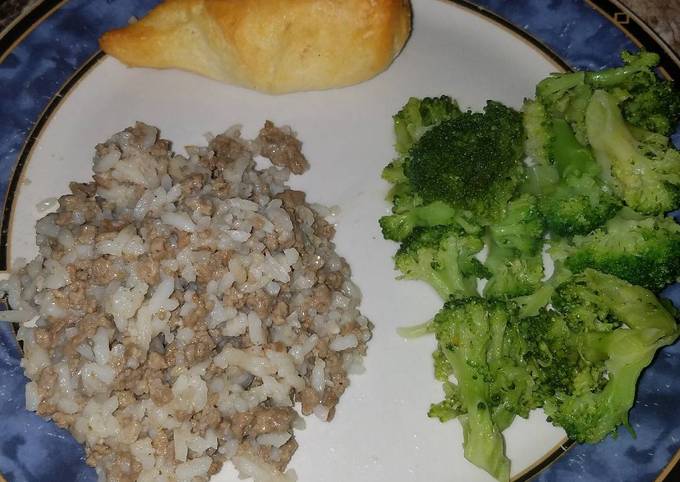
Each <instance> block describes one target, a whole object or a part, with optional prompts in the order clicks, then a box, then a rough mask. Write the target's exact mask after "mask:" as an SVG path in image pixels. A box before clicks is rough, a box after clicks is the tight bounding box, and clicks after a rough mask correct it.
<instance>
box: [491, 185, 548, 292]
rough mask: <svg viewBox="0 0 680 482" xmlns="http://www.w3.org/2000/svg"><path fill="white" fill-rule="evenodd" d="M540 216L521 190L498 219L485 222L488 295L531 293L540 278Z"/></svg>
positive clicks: (541, 229) (531, 200)
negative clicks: (487, 224)
mask: <svg viewBox="0 0 680 482" xmlns="http://www.w3.org/2000/svg"><path fill="white" fill-rule="evenodd" d="M543 230H544V227H543V219H542V218H541V215H540V213H539V212H538V208H537V207H536V198H535V197H534V196H532V195H531V194H522V195H521V196H519V197H518V198H516V199H514V200H512V201H510V202H509V203H508V205H507V207H506V208H505V210H504V213H503V215H502V216H501V217H500V219H499V221H497V222H495V223H493V224H491V225H489V228H488V231H489V238H490V240H489V255H488V257H487V259H486V261H485V263H484V266H485V267H486V269H487V270H488V271H489V274H490V278H489V281H488V283H487V284H486V286H485V287H484V296H486V297H489V298H505V297H510V298H514V297H516V296H523V295H528V294H530V293H533V292H534V291H535V290H536V289H538V287H539V285H540V282H541V279H542V278H543V259H542V256H541V247H542V246H543Z"/></svg>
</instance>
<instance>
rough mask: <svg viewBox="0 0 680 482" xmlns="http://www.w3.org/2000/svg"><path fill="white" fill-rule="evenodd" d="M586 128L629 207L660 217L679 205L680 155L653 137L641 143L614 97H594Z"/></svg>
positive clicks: (599, 94)
mask: <svg viewBox="0 0 680 482" xmlns="http://www.w3.org/2000/svg"><path fill="white" fill-rule="evenodd" d="M586 127H587V131H588V139H589V140H590V144H591V145H592V147H593V151H594V153H595V157H596V158H597V161H598V162H599V163H600V165H601V166H602V169H603V171H604V172H605V176H607V175H609V176H611V177H612V184H613V188H614V190H615V191H616V193H617V194H618V195H619V196H620V197H621V198H622V199H623V200H624V201H625V203H626V204H627V205H628V206H630V207H632V208H633V209H635V210H636V211H639V212H642V213H646V214H661V213H664V212H667V211H671V210H673V209H675V208H676V207H677V206H678V205H679V204H680V152H678V151H676V150H675V149H673V148H672V147H670V146H669V145H668V140H667V138H660V136H653V139H654V140H653V142H649V140H648V141H647V142H640V141H639V140H638V139H636V138H635V136H634V135H633V133H632V132H631V130H630V129H629V128H628V126H627V125H626V123H625V121H624V120H623V117H622V116H621V111H620V109H619V107H618V105H617V103H616V100H615V99H614V97H612V96H611V95H610V94H608V93H607V92H605V91H603V90H598V91H596V92H595V93H594V94H593V98H592V100H591V102H590V104H589V105H588V109H587V113H586ZM648 139H651V138H650V137H649V136H648ZM664 139H665V141H664Z"/></svg>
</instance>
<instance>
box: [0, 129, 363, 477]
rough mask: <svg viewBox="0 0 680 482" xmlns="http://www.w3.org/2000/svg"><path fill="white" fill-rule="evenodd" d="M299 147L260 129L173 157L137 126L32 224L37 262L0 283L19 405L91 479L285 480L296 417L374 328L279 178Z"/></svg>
mask: <svg viewBox="0 0 680 482" xmlns="http://www.w3.org/2000/svg"><path fill="white" fill-rule="evenodd" d="M300 147H301V144H300V142H299V141H298V140H297V139H296V138H295V137H294V136H293V135H292V133H291V131H290V130H289V129H286V128H281V129H280V128H277V127H275V126H274V125H273V124H271V123H270V122H267V123H266V124H265V127H264V128H263V129H262V130H261V131H260V133H259V135H258V137H257V138H256V139H255V140H253V141H248V140H245V139H243V138H241V136H240V133H239V130H238V128H232V129H231V130H229V131H227V132H226V133H224V134H221V135H218V136H217V137H214V138H213V139H212V140H211V141H210V142H209V145H208V146H207V147H189V148H187V153H188V155H187V156H186V157H185V156H181V155H177V154H174V153H173V152H172V151H171V150H170V143H169V142H168V141H167V140H163V139H159V138H158V130H157V129H156V128H154V127H150V126H147V125H145V124H142V123H137V124H136V125H135V126H134V127H133V128H128V129H126V130H125V131H123V132H119V133H117V134H115V135H114V136H113V137H111V139H109V140H108V141H107V142H105V143H104V144H99V145H98V146H96V153H95V156H94V167H93V168H94V177H93V179H94V181H93V182H90V183H87V184H76V183H72V184H71V192H72V193H71V194H68V195H65V196H63V197H61V199H60V200H59V209H58V211H57V212H56V213H52V214H49V215H47V216H45V217H44V218H43V219H41V220H40V221H38V223H37V228H36V229H37V244H38V247H39V256H38V257H37V258H36V259H34V260H33V261H31V262H30V263H28V264H25V265H24V266H19V267H18V269H17V270H16V271H15V272H14V274H13V275H12V276H11V278H10V279H9V281H6V282H3V283H2V284H1V285H0V289H2V290H3V291H5V292H6V293H7V297H8V301H9V304H10V306H11V307H12V308H13V311H10V312H7V313H6V314H5V315H6V316H5V318H13V319H14V320H15V321H21V324H20V328H19V331H18V338H19V339H20V340H22V341H23V346H24V352H25V353H24V360H23V366H24V369H25V371H26V375H27V376H28V377H29V378H30V380H31V381H30V382H29V383H28V385H27V387H26V403H27V405H28V408H29V409H30V410H35V411H37V412H38V413H39V414H40V415H42V416H43V417H47V418H51V419H52V420H54V421H55V422H56V423H57V424H58V425H60V426H62V427H65V428H67V429H68V430H69V431H71V432H72V433H73V434H74V435H75V437H76V438H77V439H78V440H79V441H81V442H82V443H84V444H85V446H86V449H87V462H88V463H89V464H91V465H93V466H96V468H97V471H98V473H99V476H100V479H101V480H109V481H134V480H139V481H168V482H170V481H192V482H196V481H205V480H207V479H208V478H209V477H210V476H211V475H212V474H215V473H216V472H218V471H219V470H220V467H221V466H222V464H223V463H224V461H226V460H231V461H232V462H233V463H234V464H235V465H236V467H237V468H238V470H239V471H240V472H241V474H242V475H246V476H251V477H254V478H255V479H256V480H289V477H290V471H289V472H288V475H282V474H283V471H284V470H285V468H286V465H287V464H288V461H289V460H290V458H291V456H292V455H293V453H294V452H295V450H296V448H297V443H296V441H295V438H294V436H293V429H294V428H295V427H299V426H300V424H301V418H300V416H299V414H298V411H297V410H296V408H295V407H296V406H299V407H300V411H301V412H302V414H304V415H308V414H312V413H313V414H315V415H316V416H318V417H319V418H321V419H323V420H330V419H332V418H333V414H334V411H335V406H336V404H337V403H338V399H339V397H340V395H342V393H343V391H344V390H345V388H346V387H347V384H348V379H347V376H348V373H349V372H351V371H352V370H353V369H356V368H358V367H359V366H360V362H361V358H362V355H364V353H365V351H366V342H367V341H368V340H369V338H370V337H371V324H370V323H369V321H368V320H367V319H366V318H364V317H363V316H362V315H361V314H360V313H359V311H358V309H357V306H358V304H359V301H360V294H359V291H358V289H357V287H356V286H355V285H354V284H353V283H352V281H351V280H350V269H349V266H348V265H347V263H346V262H345V260H344V259H342V258H341V257H340V256H338V255H337V254H336V253H335V250H334V245H333V243H332V238H333V235H334V229H333V226H332V225H331V224H329V223H328V222H327V221H326V219H325V218H324V216H327V215H328V214H329V212H328V211H324V210H323V208H320V207H313V206H311V205H309V204H308V203H307V202H306V201H305V195H304V193H302V192H299V191H293V190H290V189H288V188H287V187H286V185H285V182H286V180H287V179H288V177H289V173H290V172H293V173H296V174H297V173H301V172H303V171H304V170H305V169H306V168H307V167H308V164H307V161H306V160H305V158H304V157H303V155H302V153H301V151H300ZM258 155H260V156H263V157H266V158H268V159H269V160H270V161H271V163H272V164H273V165H272V166H270V167H268V168H267V169H264V170H258V169H257V168H256V164H255V161H254V157H255V156H258ZM298 403H299V404H298Z"/></svg>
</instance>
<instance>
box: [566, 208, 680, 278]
mask: <svg viewBox="0 0 680 482" xmlns="http://www.w3.org/2000/svg"><path fill="white" fill-rule="evenodd" d="M573 242H574V246H573V247H572V248H567V250H568V253H569V256H568V257H567V259H566V266H567V267H568V268H569V269H571V270H572V271H574V272H579V271H582V270H584V269H585V268H593V269H597V270H599V271H602V272H604V273H609V274H612V275H615V276H618V277H619V278H622V279H625V280H626V281H628V282H630V283H633V284H637V285H640V286H643V287H645V288H647V289H649V290H652V291H661V290H662V289H663V288H664V287H665V286H666V285H668V284H669V283H672V282H674V281H676V280H677V279H678V277H679V276H680V225H678V224H677V223H676V222H675V221H674V220H673V219H672V218H665V217H647V218H645V217H642V216H640V215H636V214H635V213H632V212H630V211H627V210H624V211H622V212H621V213H620V214H619V215H617V216H616V217H614V218H612V219H611V220H610V221H609V222H608V223H607V224H606V225H605V226H604V227H603V228H601V229H598V230H596V231H594V232H593V233H591V234H589V235H588V236H585V237H581V236H577V237H575V238H574V240H573Z"/></svg>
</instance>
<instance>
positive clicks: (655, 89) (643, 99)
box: [621, 78, 680, 136]
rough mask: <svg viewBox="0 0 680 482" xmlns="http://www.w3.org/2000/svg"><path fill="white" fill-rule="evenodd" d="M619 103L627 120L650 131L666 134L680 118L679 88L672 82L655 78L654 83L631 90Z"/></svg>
mask: <svg viewBox="0 0 680 482" xmlns="http://www.w3.org/2000/svg"><path fill="white" fill-rule="evenodd" d="M630 95H631V96H630V97H628V98H627V99H625V100H624V101H623V102H622V103H621V110H622V112H623V117H624V118H625V119H626V121H627V122H629V123H630V124H632V125H634V126H635V127H639V128H642V129H645V130H647V131H650V132H654V133H657V134H661V135H664V136H668V135H670V134H672V133H673V131H674V130H675V127H676V126H677V124H678V120H679V119H680V90H678V89H676V88H675V87H674V85H673V83H671V82H669V81H661V80H658V79H656V78H655V81H654V83H651V84H649V85H647V86H640V87H638V88H634V89H632V90H631V93H630Z"/></svg>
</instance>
